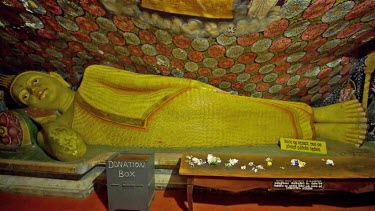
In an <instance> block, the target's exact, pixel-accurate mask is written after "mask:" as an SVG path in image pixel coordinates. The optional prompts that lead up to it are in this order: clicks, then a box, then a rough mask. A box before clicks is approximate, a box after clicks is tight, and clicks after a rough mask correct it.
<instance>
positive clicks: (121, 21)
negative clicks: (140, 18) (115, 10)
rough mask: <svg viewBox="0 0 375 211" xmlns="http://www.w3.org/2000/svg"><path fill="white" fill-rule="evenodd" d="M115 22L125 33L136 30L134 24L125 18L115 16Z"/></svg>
mask: <svg viewBox="0 0 375 211" xmlns="http://www.w3.org/2000/svg"><path fill="white" fill-rule="evenodd" d="M113 22H114V23H115V25H116V26H117V27H118V28H119V29H121V30H122V31H124V32H130V31H131V30H133V29H134V23H133V22H132V21H131V20H129V19H128V18H127V17H125V16H114V17H113Z"/></svg>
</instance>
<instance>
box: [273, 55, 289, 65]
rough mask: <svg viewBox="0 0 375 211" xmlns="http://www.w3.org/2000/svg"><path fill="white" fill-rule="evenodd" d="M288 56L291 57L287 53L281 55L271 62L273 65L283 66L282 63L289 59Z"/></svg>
mask: <svg viewBox="0 0 375 211" xmlns="http://www.w3.org/2000/svg"><path fill="white" fill-rule="evenodd" d="M288 56H289V55H288V54H287V53H283V54H279V55H276V56H274V57H273V58H272V59H271V60H270V62H271V63H272V64H281V63H283V62H284V61H285V60H286V58H287V57H288Z"/></svg>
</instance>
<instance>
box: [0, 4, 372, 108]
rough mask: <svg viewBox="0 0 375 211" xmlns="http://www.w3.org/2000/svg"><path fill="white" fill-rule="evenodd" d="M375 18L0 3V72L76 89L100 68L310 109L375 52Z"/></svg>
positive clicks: (342, 10)
mask: <svg viewBox="0 0 375 211" xmlns="http://www.w3.org/2000/svg"><path fill="white" fill-rule="evenodd" d="M374 11H375V0H365V1H364V0H360V1H358V0H357V1H347V0H285V1H280V0H279V1H277V0H250V1H249V0H247V1H243V0H201V1H196V0H166V1H162V0H127V1H126V0H124V1H118V0H117V1H116V0H75V1H68V0H39V1H37V0H19V1H17V0H2V1H1V3H0V45H1V49H0V71H1V72H2V73H5V74H17V73H20V72H23V71H25V70H30V69H33V70H41V71H47V72H49V71H57V72H58V73H60V74H61V75H63V76H64V78H65V79H66V80H67V81H68V82H69V83H71V84H72V86H73V87H77V86H78V85H79V82H80V80H81V78H82V74H83V73H84V70H85V67H87V66H89V65H92V64H103V65H108V66H113V67H118V68H121V69H125V70H129V71H133V72H138V73H142V74H159V75H166V76H171V77H184V78H191V79H195V80H199V81H202V82H204V83H208V84H212V85H214V86H216V87H219V88H221V89H223V90H225V91H229V92H232V93H233V94H239V95H245V96H253V97H262V98H272V99H281V100H293V101H302V102H306V103H309V104H314V102H317V101H321V100H323V99H326V98H328V97H329V96H331V95H332V94H333V93H334V92H337V90H338V89H341V88H342V87H343V86H344V85H345V84H346V83H347V82H348V79H349V78H350V76H351V69H353V66H354V65H355V64H356V62H357V61H358V60H359V59H360V58H359V57H358V55H361V53H363V52H362V51H363V50H359V49H367V50H368V49H370V50H373V47H372V44H373V38H374V36H375V32H374V26H375V21H374V19H375V12H374ZM362 56H365V55H362Z"/></svg>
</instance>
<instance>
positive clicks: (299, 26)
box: [284, 20, 310, 37]
mask: <svg viewBox="0 0 375 211" xmlns="http://www.w3.org/2000/svg"><path fill="white" fill-rule="evenodd" d="M309 25H310V22H309V21H307V20H304V21H298V22H296V23H294V24H292V25H291V26H289V28H288V29H287V30H286V31H285V32H284V35H285V36H286V37H294V36H297V35H299V34H301V33H302V32H303V31H305V30H306V29H307V27H309Z"/></svg>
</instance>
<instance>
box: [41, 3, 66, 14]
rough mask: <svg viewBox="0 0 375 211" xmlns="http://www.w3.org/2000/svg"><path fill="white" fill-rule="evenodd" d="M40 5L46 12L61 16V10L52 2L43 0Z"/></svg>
mask: <svg viewBox="0 0 375 211" xmlns="http://www.w3.org/2000/svg"><path fill="white" fill-rule="evenodd" d="M42 5H43V6H44V8H46V9H47V10H48V11H50V12H51V13H53V14H55V15H61V14H62V10H61V8H60V7H59V5H58V4H57V3H56V1H54V0H43V1H42Z"/></svg>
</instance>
